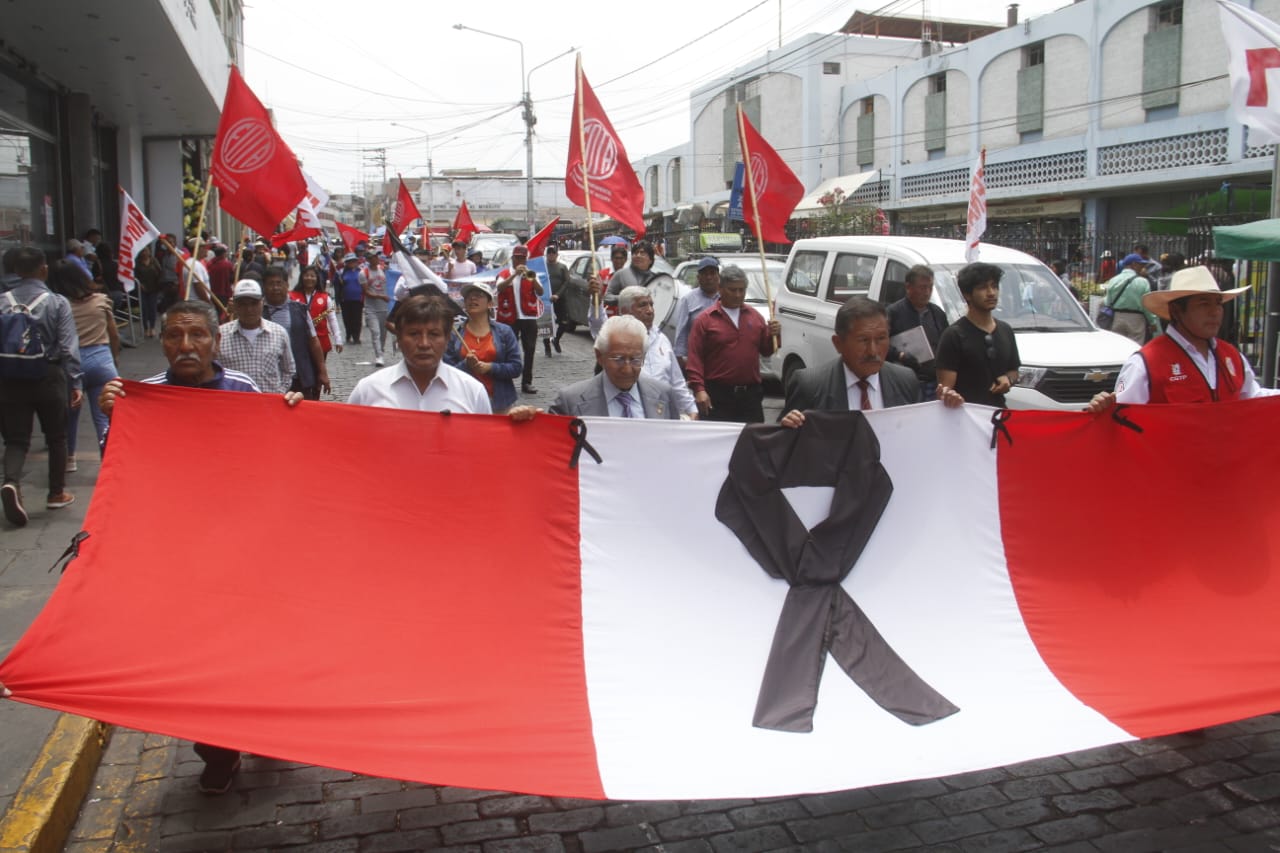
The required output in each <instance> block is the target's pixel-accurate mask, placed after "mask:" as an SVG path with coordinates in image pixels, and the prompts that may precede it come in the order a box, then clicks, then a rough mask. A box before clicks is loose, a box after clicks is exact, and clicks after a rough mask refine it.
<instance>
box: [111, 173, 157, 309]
mask: <svg viewBox="0 0 1280 853" xmlns="http://www.w3.org/2000/svg"><path fill="white" fill-rule="evenodd" d="M119 190H120V251H119V256H118V257H117V258H116V277H117V278H118V279H120V284H121V285H123V286H124V289H125V292H126V293H132V292H133V261H134V259H135V258H137V257H138V253H139V252H141V251H142V250H143V248H145V247H146V246H147V245H148V244H150V243H151V242H152V241H154V240H155V239H156V238H157V237H159V236H160V229H159V228H157V227H156V226H155V225H154V224H153V223H152V222H151V220H150V219H147V215H146V214H145V213H143V212H142V208H140V207H138V205H137V204H135V203H134V201H133V199H132V198H130V197H129V194H128V193H127V192H125V191H124V187H119Z"/></svg>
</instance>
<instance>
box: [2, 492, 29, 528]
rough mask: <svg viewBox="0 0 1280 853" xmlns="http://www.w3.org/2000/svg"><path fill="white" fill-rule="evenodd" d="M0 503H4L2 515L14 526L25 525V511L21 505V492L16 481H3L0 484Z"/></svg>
mask: <svg viewBox="0 0 1280 853" xmlns="http://www.w3.org/2000/svg"><path fill="white" fill-rule="evenodd" d="M0 503H3V504H4V517H5V518H7V519H9V523H10V524H12V525H13V526H14V527H25V526H26V524H27V511H26V509H24V508H23V506H22V493H21V492H19V491H18V484H17V483H5V484H4V485H3V486H0Z"/></svg>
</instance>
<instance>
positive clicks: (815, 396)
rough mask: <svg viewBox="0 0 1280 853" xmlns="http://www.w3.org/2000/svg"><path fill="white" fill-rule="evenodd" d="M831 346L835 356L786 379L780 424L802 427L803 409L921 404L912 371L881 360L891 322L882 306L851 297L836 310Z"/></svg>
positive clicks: (950, 403) (949, 400) (842, 409)
mask: <svg viewBox="0 0 1280 853" xmlns="http://www.w3.org/2000/svg"><path fill="white" fill-rule="evenodd" d="M831 343H832V344H833V345H834V346H835V349H836V352H837V353H838V354H839V356H838V357H837V358H834V359H832V360H831V361H830V362H828V363H827V364H823V365H819V366H817V367H808V368H805V369H803V370H797V371H796V372H795V373H793V374H792V375H791V376H790V378H789V379H788V381H787V388H786V392H787V396H786V402H785V403H784V404H783V407H782V410H783V411H784V412H785V413H786V414H784V415H783V416H782V419H781V420H782V425H783V426H789V427H798V426H800V425H801V424H803V423H804V410H805V409H817V410H820V411H827V412H848V411H859V410H862V411H867V410H870V409H887V408H889V407H891V406H906V405H909V404H911V403H920V402H923V397H922V396H921V394H920V383H919V382H918V381H917V380H916V375H915V373H914V372H912V371H911V370H909V369H907V368H905V367H903V366H901V365H898V364H893V363H891V362H888V361H886V360H885V357H886V356H887V355H888V354H889V319H888V316H887V315H886V314H885V310H884V306H883V305H881V304H880V303H878V302H873V301H871V300H870V299H867V298H866V297H865V296H854V297H852V298H851V299H849V301H847V302H845V304H844V305H842V306H840V310H839V311H837V312H836V333H835V334H834V335H833V336H832V337H831ZM943 402H944V403H945V404H946V405H947V406H951V407H954V406H957V405H960V402H961V401H960V400H959V399H958V398H955V399H952V398H950V397H949V398H947V399H945V400H944V401H943Z"/></svg>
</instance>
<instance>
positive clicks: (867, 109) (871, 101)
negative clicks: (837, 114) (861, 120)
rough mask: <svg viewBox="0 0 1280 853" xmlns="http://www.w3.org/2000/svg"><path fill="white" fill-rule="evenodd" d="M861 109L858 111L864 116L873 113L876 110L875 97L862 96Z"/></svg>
mask: <svg viewBox="0 0 1280 853" xmlns="http://www.w3.org/2000/svg"><path fill="white" fill-rule="evenodd" d="M861 110H862V112H861V113H860V115H864V116H869V115H871V114H872V113H874V112H875V111H876V99H875V98H863V99H862V104H861Z"/></svg>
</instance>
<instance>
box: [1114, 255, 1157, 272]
mask: <svg viewBox="0 0 1280 853" xmlns="http://www.w3.org/2000/svg"><path fill="white" fill-rule="evenodd" d="M1150 263H1151V261H1149V260H1147V259H1146V258H1144V257H1142V255H1139V254H1138V253H1137V252H1134V253H1132V254H1129V255H1125V256H1124V260H1123V261H1121V262H1120V268H1121V269H1124V268H1125V267H1127V266H1129V264H1143V265H1146V264H1150Z"/></svg>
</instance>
